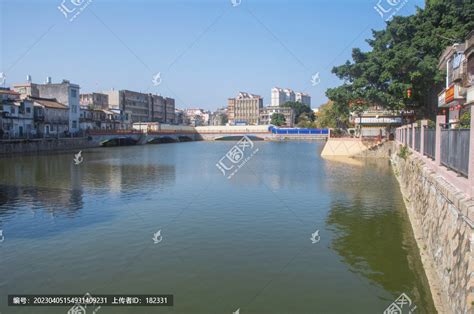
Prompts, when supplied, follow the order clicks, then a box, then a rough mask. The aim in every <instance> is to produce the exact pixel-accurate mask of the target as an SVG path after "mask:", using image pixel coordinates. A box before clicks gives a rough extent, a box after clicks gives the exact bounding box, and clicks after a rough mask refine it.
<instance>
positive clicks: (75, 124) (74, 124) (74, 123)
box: [72, 120, 77, 129]
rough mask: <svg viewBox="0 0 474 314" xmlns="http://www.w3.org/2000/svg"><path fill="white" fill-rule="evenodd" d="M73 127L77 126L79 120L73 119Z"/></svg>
mask: <svg viewBox="0 0 474 314" xmlns="http://www.w3.org/2000/svg"><path fill="white" fill-rule="evenodd" d="M72 127H73V129H75V128H77V121H76V120H74V121H72Z"/></svg>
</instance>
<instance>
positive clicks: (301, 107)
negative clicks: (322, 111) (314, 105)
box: [282, 101, 314, 124]
mask: <svg viewBox="0 0 474 314" xmlns="http://www.w3.org/2000/svg"><path fill="white" fill-rule="evenodd" d="M282 107H290V108H292V109H293V111H294V114H295V121H294V123H295V124H298V123H299V118H300V116H301V114H302V113H306V117H307V118H308V119H310V120H311V121H313V120H314V115H313V110H312V109H311V107H310V106H308V105H306V104H303V103H301V102H299V101H288V102H286V103H284V104H283V105H282Z"/></svg>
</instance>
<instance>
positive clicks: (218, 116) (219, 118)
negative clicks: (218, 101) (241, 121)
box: [209, 107, 229, 126]
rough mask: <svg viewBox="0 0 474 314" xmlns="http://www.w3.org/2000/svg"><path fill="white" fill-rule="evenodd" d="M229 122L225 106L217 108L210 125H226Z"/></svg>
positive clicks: (211, 117)
mask: <svg viewBox="0 0 474 314" xmlns="http://www.w3.org/2000/svg"><path fill="white" fill-rule="evenodd" d="M228 122H229V118H228V115H227V108H225V107H224V108H219V109H217V110H216V111H214V112H213V113H212V114H211V116H210V121H209V125H214V126H218V125H226V124H227V123H228Z"/></svg>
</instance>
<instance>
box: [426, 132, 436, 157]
mask: <svg viewBox="0 0 474 314" xmlns="http://www.w3.org/2000/svg"><path fill="white" fill-rule="evenodd" d="M424 131H425V134H424V139H423V140H424V143H423V145H424V148H423V150H424V152H423V154H424V155H425V156H428V157H430V158H431V159H434V158H435V152H436V129H434V128H425V130H424Z"/></svg>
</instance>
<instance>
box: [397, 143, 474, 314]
mask: <svg viewBox="0 0 474 314" xmlns="http://www.w3.org/2000/svg"><path fill="white" fill-rule="evenodd" d="M392 164H393V168H394V172H395V175H396V176H397V178H398V180H399V182H400V187H401V190H402V193H403V196H404V198H405V202H406V205H407V210H408V214H409V217H410V221H411V224H412V227H413V231H414V233H415V238H416V240H417V243H418V246H419V247H420V253H421V258H422V261H423V265H424V267H425V271H426V275H427V277H428V280H429V282H430V286H431V290H432V295H433V299H434V301H435V304H436V306H437V309H438V311H439V312H440V313H474V272H473V271H474V233H473V231H474V228H473V227H474V222H473V221H474V199H473V198H469V197H468V196H467V195H466V194H464V193H463V192H460V191H459V190H457V189H456V188H455V187H454V186H452V185H451V184H450V183H448V182H447V181H446V180H444V179H443V178H442V177H441V176H439V175H437V174H436V173H435V172H434V171H433V170H431V169H430V168H429V167H427V166H426V165H425V163H424V162H423V160H422V159H421V158H420V157H416V156H413V155H409V156H408V157H407V158H406V159H403V158H401V157H399V156H398V155H397V152H396V151H394V154H393V155H392Z"/></svg>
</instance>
